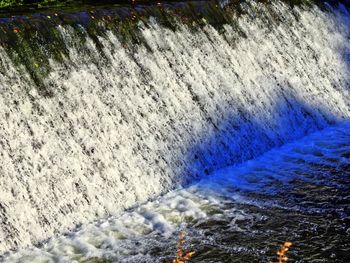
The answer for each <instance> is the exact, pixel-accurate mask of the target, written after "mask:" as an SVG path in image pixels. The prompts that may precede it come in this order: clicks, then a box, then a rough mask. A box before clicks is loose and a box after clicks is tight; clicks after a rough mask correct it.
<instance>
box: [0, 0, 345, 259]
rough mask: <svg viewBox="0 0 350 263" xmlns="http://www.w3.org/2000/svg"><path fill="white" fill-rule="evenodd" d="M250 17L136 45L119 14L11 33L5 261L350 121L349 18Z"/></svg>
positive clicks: (5, 39)
mask: <svg viewBox="0 0 350 263" xmlns="http://www.w3.org/2000/svg"><path fill="white" fill-rule="evenodd" d="M219 8H220V7H219ZM241 10H242V14H236V13H234V12H228V11H227V14H229V15H230V16H232V17H231V18H232V19H231V20H225V21H224V22H223V23H222V24H221V25H216V24H212V23H209V22H208V21H207V20H205V19H204V18H203V19H200V20H198V21H200V22H198V21H197V20H196V21H197V22H196V24H194V23H195V22H193V23H188V22H186V21H182V20H179V19H175V21H176V23H175V22H174V23H175V24H174V25H175V26H174V27H173V28H172V27H171V26H166V25H164V24H163V23H161V22H160V18H159V17H157V16H151V17H149V18H148V19H147V20H141V19H140V20H139V21H138V22H137V23H136V25H135V26H134V27H131V29H125V28H124V29H123V30H124V31H123V32H127V33H125V34H124V35H123V34H122V33H121V32H122V31H120V30H119V31H118V32H119V33H118V32H116V31H115V27H114V26H115V24H113V23H117V22H109V21H108V20H109V19H111V18H110V16H109V15H108V16H106V19H105V20H106V21H105V22H103V21H102V19H101V18H99V19H100V20H101V21H99V22H96V25H97V26H92V25H91V24H88V23H83V22H81V21H83V20H84V19H90V20H91V19H95V20H97V19H98V18H97V15H93V14H91V13H88V14H85V15H84V14H83V15H81V14H80V17H83V18H80V19H82V20H81V21H80V22H72V23H61V24H59V23H53V22H52V20H54V19H56V18H55V17H54V16H55V15H54V14H52V15H50V16H46V15H45V16H43V17H40V16H37V17H35V18H33V19H34V20H37V21H39V22H38V23H39V24H40V26H39V27H38V28H37V29H36V30H34V29H33V28H29V29H25V27H26V26H28V27H30V26H29V23H30V22H28V21H24V22H23V21H22V22H21V21H19V22H18V21H17V22H16V21H15V22H11V21H7V20H6V21H1V23H0V29H1V30H0V35H2V36H0V89H1V93H0V105H1V107H0V145H1V147H0V154H1V158H0V174H1V179H0V220H1V222H2V223H1V225H0V252H1V253H3V252H6V251H8V250H11V249H16V248H19V247H24V246H27V245H29V244H35V243H38V242H41V241H43V240H45V239H47V238H50V237H52V236H54V235H56V234H58V233H63V232H66V231H69V230H71V229H73V228H74V227H76V226H77V225H80V224H83V223H87V222H91V221H93V220H95V219H97V218H102V217H106V216H108V215H114V214H116V213H118V212H119V211H121V210H123V209H126V208H129V207H131V206H133V205H135V204H137V203H142V202H145V201H147V200H149V199H150V198H153V197H155V196H158V195H160V194H162V193H165V192H167V191H169V190H170V189H172V188H174V187H177V186H179V185H181V184H186V183H188V182H191V181H193V180H196V179H197V178H202V177H205V176H210V173H211V172H213V171H214V170H217V169H219V168H223V167H225V166H228V165H235V164H240V163H242V162H244V161H247V160H251V159H254V158H256V157H257V156H259V155H261V154H262V153H264V152H266V151H268V150H270V149H272V148H274V147H278V146H281V145H283V144H285V143H287V142H291V141H293V140H296V139H298V138H301V137H303V136H305V135H307V134H309V133H311V132H313V131H316V130H320V129H323V128H325V127H327V126H329V125H330V124H334V123H337V122H341V121H344V120H348V119H349V117H350V89H349V87H350V78H349V76H350V74H349V73H350V72H349V69H350V68H349V67H350V40H349V39H350V16H349V13H348V11H347V9H346V8H345V7H341V8H336V9H332V8H331V7H329V9H328V10H326V11H325V10H323V11H322V10H321V9H320V8H318V7H316V6H311V7H294V8H291V7H290V6H287V5H286V4H283V3H281V2H280V1H274V2H272V3H271V4H268V5H265V4H261V3H255V2H247V3H244V4H242V6H241ZM223 12H226V11H223ZM227 14H226V15H227ZM70 16H72V17H73V18H74V14H70V15H69V16H68V17H70ZM94 16H96V18H95V17H94ZM86 17H88V18H86ZM73 18H70V19H71V20H72V19H73ZM21 19H22V18H21ZM23 19H24V20H25V18H23ZM57 19H58V18H57ZM73 20H74V19H73ZM50 21H51V22H50ZM60 21H65V20H63V19H62V20H60ZM11 23H22V24H21V26H22V27H18V29H17V27H15V26H12V25H13V24H11ZM118 23H122V22H120V21H119V22H118ZM101 28H103V30H102V29H101ZM6 30H7V31H6ZM127 30H135V31H133V32H131V31H127ZM128 34H129V35H128ZM45 36H46V38H45ZM129 36H131V37H132V38H134V40H129ZM135 39H136V41H135ZM9 43H10V44H9Z"/></svg>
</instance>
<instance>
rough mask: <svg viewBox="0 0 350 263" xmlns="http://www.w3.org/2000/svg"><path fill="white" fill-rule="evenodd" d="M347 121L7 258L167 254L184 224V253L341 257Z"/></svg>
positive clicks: (215, 258)
mask: <svg viewBox="0 0 350 263" xmlns="http://www.w3.org/2000/svg"><path fill="white" fill-rule="evenodd" d="M349 168H350V124H349V123H342V124H339V125H336V126H334V127H330V128H327V129H325V130H323V131H321V132H317V133H314V134H312V135H310V136H307V137H305V138H303V139H301V140H299V141H296V142H294V143H290V144H287V145H284V146H283V147H281V148H277V149H273V150H271V151H269V152H267V153H265V154H264V155H263V156H261V157H259V158H257V159H255V160H252V161H248V162H246V163H244V164H242V165H239V166H233V167H228V168H225V169H222V170H219V171H216V172H214V173H213V174H211V175H210V176H208V177H207V178H203V179H202V180H200V181H199V182H196V183H193V184H191V185H189V186H188V187H185V188H182V189H178V190H175V191H172V192H170V193H168V194H166V195H164V196H162V197H159V198H157V199H155V200H153V201H151V202H148V203H146V204H144V205H141V206H138V207H135V208H133V209H130V210H129V211H126V212H124V213H121V214H120V215H118V216H115V217H111V218H109V219H106V220H101V221H99V222H96V223H94V224H90V225H86V226H83V227H81V228H80V229H78V230H77V231H75V232H73V233H70V234H68V235H66V236H63V237H60V238H56V239H53V240H51V241H49V242H48V243H47V244H45V245H44V246H42V247H40V248H36V249H32V250H25V251H20V252H19V253H17V254H14V255H12V256H10V257H9V258H7V260H6V261H8V262H171V260H172V259H174V258H175V252H176V247H177V246H176V242H177V240H178V235H179V233H180V232H182V231H183V232H185V233H186V237H185V241H186V242H185V248H186V249H188V250H191V251H195V252H196V254H195V256H193V257H192V260H191V262H269V261H272V262H277V256H276V251H277V249H278V248H279V246H280V245H281V244H283V242H285V241H290V242H292V243H293V246H292V247H291V249H290V252H289V253H288V255H287V256H288V257H289V258H290V259H291V262H348V261H347V260H349V258H350V257H349V255H350V169H349Z"/></svg>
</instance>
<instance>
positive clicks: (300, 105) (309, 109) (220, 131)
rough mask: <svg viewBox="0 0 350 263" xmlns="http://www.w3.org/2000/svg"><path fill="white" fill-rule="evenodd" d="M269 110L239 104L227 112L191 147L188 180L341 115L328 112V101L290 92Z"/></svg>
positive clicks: (327, 124)
mask: <svg viewBox="0 0 350 263" xmlns="http://www.w3.org/2000/svg"><path fill="white" fill-rule="evenodd" d="M276 101H278V102H277V103H276V104H275V105H274V106H273V107H272V108H271V109H270V110H269V109H268V108H270V107H266V108H265V110H266V111H265V112H264V113H262V114H261V115H260V116H259V115H257V116H254V115H252V114H251V113H248V112H247V111H246V110H245V109H244V108H243V106H242V108H238V109H237V111H236V112H235V113H231V114H228V115H227V116H225V117H224V118H222V120H221V121H220V123H219V124H218V125H215V128H214V129H213V130H214V132H212V133H211V134H203V135H202V139H201V141H200V143H198V144H197V145H196V146H195V147H193V148H192V149H191V151H190V152H189V154H188V156H187V159H189V163H190V172H189V174H190V179H189V182H193V181H196V180H198V179H199V178H202V177H205V176H208V175H210V174H211V173H212V172H214V171H216V170H218V169H220V168H223V167H226V166H231V165H237V164H241V163H243V162H245V161H248V160H251V159H254V158H256V157H258V156H259V155H261V154H263V153H264V152H267V151H269V150H271V149H272V148H275V147H279V146H281V145H283V144H285V143H288V142H291V141H294V140H297V139H299V138H302V137H304V136H306V135H308V134H310V133H312V132H315V131H317V130H321V129H324V128H326V127H327V126H329V125H333V124H335V123H336V122H337V121H341V120H342V119H341V118H339V117H338V116H336V114H333V113H332V112H331V105H326V103H327V102H326V101H325V104H324V105H318V106H317V108H316V107H315V105H312V106H311V105H308V104H307V103H304V102H301V101H300V100H298V99H297V98H296V96H293V95H292V94H289V95H286V94H284V95H281V96H280V97H279V98H278V99H277V100H276Z"/></svg>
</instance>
